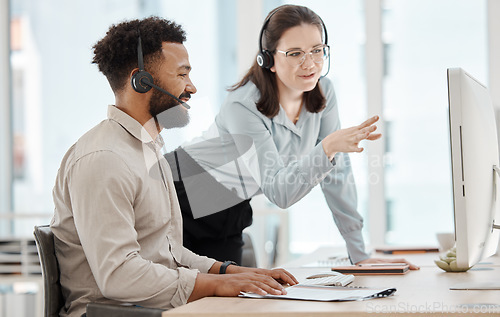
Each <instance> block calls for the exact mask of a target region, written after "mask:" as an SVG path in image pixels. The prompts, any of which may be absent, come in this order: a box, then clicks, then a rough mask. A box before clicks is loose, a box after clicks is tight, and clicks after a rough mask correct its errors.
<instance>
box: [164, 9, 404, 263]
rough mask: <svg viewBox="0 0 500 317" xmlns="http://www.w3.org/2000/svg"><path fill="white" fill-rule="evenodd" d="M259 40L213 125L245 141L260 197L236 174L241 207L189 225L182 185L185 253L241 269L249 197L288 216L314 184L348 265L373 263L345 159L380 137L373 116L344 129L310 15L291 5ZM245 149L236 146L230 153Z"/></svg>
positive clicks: (320, 35) (272, 16) (276, 14)
mask: <svg viewBox="0 0 500 317" xmlns="http://www.w3.org/2000/svg"><path fill="white" fill-rule="evenodd" d="M259 41H260V43H259V50H260V51H259V54H258V56H257V59H256V61H255V62H254V64H253V65H252V67H251V68H250V69H249V71H248V72H247V74H246V75H245V76H244V77H243V79H242V80H241V81H240V82H238V83H237V84H236V85H234V86H233V87H232V88H231V89H230V93H229V95H228V97H227V99H226V100H225V102H224V104H223V105H222V107H221V109H220V112H219V114H218V115H217V117H216V119H215V125H216V130H217V132H218V133H219V135H232V136H246V137H249V139H250V140H251V143H252V145H253V149H254V154H253V155H247V158H246V159H245V160H243V161H245V162H246V163H245V164H244V165H246V166H244V167H246V168H248V170H249V173H250V174H251V176H252V177H251V178H252V179H253V181H254V182H256V183H257V184H258V190H256V191H252V190H248V189H250V188H252V186H251V184H250V183H251V181H248V177H245V175H243V176H241V175H242V174H241V173H240V176H239V178H240V181H241V184H242V187H243V189H245V187H246V188H247V190H243V191H242V192H243V193H244V194H243V195H242V194H239V196H240V197H241V200H240V201H242V202H241V203H237V204H235V205H234V206H231V207H230V208H227V209H225V210H223V211H222V212H218V213H215V214H212V215H210V216H206V217H201V218H198V219H195V218H197V217H196V215H195V214H196V212H195V211H194V210H190V206H189V205H190V203H189V202H188V199H187V196H186V191H188V190H186V189H185V188H184V186H183V184H182V181H179V182H176V187H177V191H178V195H179V198H180V199H179V200H180V203H181V207H182V209H183V213H184V215H183V219H184V239H185V246H186V247H187V248H190V249H192V251H194V252H196V253H198V254H203V255H207V256H210V257H214V258H216V259H219V260H221V261H224V260H233V261H236V262H237V263H239V262H240V261H241V246H242V244H243V243H242V238H241V237H242V231H243V229H244V228H245V227H246V226H249V225H250V224H251V222H252V210H251V207H250V204H249V199H250V198H251V197H252V196H255V195H256V194H260V193H263V194H264V195H265V196H266V197H267V198H268V199H269V200H270V201H271V202H273V203H274V204H276V205H277V206H279V207H281V208H287V207H289V206H291V205H292V204H294V203H295V202H297V201H298V200H300V199H301V198H302V197H304V196H305V195H306V194H307V193H309V192H310V191H311V189H312V188H313V187H314V186H316V185H318V184H320V185H321V188H322V190H323V193H324V195H325V198H326V200H327V203H328V206H329V208H330V210H331V212H332V213H333V217H334V220H335V222H336V224H337V226H338V228H339V230H340V232H341V234H342V236H343V238H344V239H345V241H346V245H347V250H348V253H349V257H350V259H351V261H352V262H353V263H361V262H370V261H377V260H375V259H369V255H368V254H367V253H366V252H365V247H364V242H363V238H362V234H361V230H362V227H363V219H362V217H361V216H360V214H359V213H358V212H357V210H356V208H357V206H356V204H357V198H356V188H355V185H354V182H353V177H352V171H351V166H350V165H351V164H350V161H349V157H348V155H347V154H346V153H347V152H361V151H363V148H360V147H359V146H358V145H359V142H360V141H362V140H376V139H378V138H380V136H381V135H380V134H377V133H374V131H375V130H376V126H375V125H373V124H374V123H375V122H376V121H377V120H378V117H377V116H375V117H372V118H370V119H368V120H367V121H365V122H364V123H362V124H360V125H359V126H355V127H351V128H347V129H340V121H339V115H338V107H337V101H336V97H335V92H334V89H333V85H332V82H331V81H330V80H329V79H328V78H324V77H322V76H321V74H322V71H323V68H324V67H325V63H326V62H329V54H330V51H329V46H328V44H327V34H326V28H325V26H324V24H323V21H322V20H321V18H320V17H319V16H318V15H317V14H315V13H314V12H313V11H312V10H310V9H308V8H306V7H303V6H296V5H283V6H280V7H278V8H276V9H274V10H273V11H271V12H270V13H269V15H268V17H267V19H266V20H265V22H264V24H263V27H262V30H261V33H260V39H259ZM328 66H329V65H328ZM205 139H208V138H205ZM235 139H237V138H235ZM235 142H236V143H238V142H237V141H235ZM195 147H196V146H195ZM242 147H244V146H240V145H239V144H236V148H238V149H240V148H242ZM200 148H201V147H200ZM184 150H185V151H186V152H187V153H188V154H189V156H190V157H191V158H193V159H194V160H195V161H196V162H198V163H200V165H202V166H204V168H205V169H206V170H208V169H209V168H207V165H209V164H208V163H207V162H208V160H207V159H205V158H204V157H203V151H201V150H200V151H196V150H193V149H190V148H189V146H187V147H184ZM244 151H246V149H244V150H242V152H244ZM171 162H172V160H171ZM177 163H178V160H177ZM174 165H175V163H174ZM240 165H241V164H240ZM240 165H236V168H237V169H238V170H239V169H240V168H243V167H242V166H240ZM211 174H212V175H214V173H211ZM215 174H216V173H215ZM214 177H215V178H216V179H220V178H219V177H217V176H214ZM181 178H182V177H181ZM234 184H238V181H234V182H233V185H232V186H233V188H232V190H233V191H234V192H237V190H235V188H238V187H239V186H237V185H234ZM245 185H246V186H245ZM226 187H227V188H228V189H229V188H231V186H226ZM188 194H189V193H188ZM212 196H218V195H212ZM207 199H215V198H207ZM191 205H192V204H191ZM304 212H307V210H304ZM313 230H314V228H311V233H313ZM398 261H401V259H400V260H398Z"/></svg>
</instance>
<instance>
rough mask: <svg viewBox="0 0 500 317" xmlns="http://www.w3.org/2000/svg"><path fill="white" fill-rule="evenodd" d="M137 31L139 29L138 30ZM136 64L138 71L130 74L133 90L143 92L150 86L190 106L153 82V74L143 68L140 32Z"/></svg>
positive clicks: (188, 107)
mask: <svg viewBox="0 0 500 317" xmlns="http://www.w3.org/2000/svg"><path fill="white" fill-rule="evenodd" d="M138 33H139V31H138ZM137 64H138V67H139V71H138V72H137V73H135V74H134V75H132V79H131V81H130V83H131V84H132V88H134V90H135V91H137V92H139V93H141V94H143V93H146V92H148V91H150V90H151V88H154V89H156V90H158V91H160V92H162V93H164V94H167V95H169V96H170V97H172V98H174V99H175V100H176V101H177V102H179V103H180V104H181V105H183V106H184V107H185V108H187V109H190V108H191V107H190V106H189V105H188V104H187V103H185V102H184V101H182V100H180V99H179V98H178V97H176V96H174V95H172V94H171V93H169V92H168V91H166V90H165V89H163V88H161V87H159V86H157V85H155V84H154V80H153V76H151V74H150V73H148V72H147V71H145V70H144V56H143V54H142V41H141V34H140V33H139V38H138V40H137Z"/></svg>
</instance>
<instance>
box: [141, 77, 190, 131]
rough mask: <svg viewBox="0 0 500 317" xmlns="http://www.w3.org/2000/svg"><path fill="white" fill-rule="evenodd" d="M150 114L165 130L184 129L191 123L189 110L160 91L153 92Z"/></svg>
mask: <svg viewBox="0 0 500 317" xmlns="http://www.w3.org/2000/svg"><path fill="white" fill-rule="evenodd" d="M158 85H161V83H158ZM161 86H163V85H161ZM161 86H160V87H161ZM180 97H182V95H181V96H180ZM149 113H150V114H151V116H152V117H153V118H156V120H157V121H158V124H159V125H160V126H161V127H162V128H165V129H173V128H182V127H184V126H186V125H187V124H188V123H189V113H188V111H187V109H186V108H184V107H183V106H182V105H181V104H179V102H178V101H177V100H175V99H174V98H172V97H170V96H169V95H166V94H164V93H162V92H160V91H158V90H154V91H153V96H151V100H150V101H149Z"/></svg>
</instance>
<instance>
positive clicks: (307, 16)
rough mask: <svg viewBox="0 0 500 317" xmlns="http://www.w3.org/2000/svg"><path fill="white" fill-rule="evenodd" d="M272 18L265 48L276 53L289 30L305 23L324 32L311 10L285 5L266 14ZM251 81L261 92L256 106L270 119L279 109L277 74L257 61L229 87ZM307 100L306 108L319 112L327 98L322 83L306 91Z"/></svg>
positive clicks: (317, 17) (264, 42)
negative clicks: (241, 77) (240, 78)
mask: <svg viewBox="0 0 500 317" xmlns="http://www.w3.org/2000/svg"><path fill="white" fill-rule="evenodd" d="M269 17H271V19H270V20H269V22H268V24H267V27H266V29H265V30H264V33H263V35H262V39H259V40H262V42H263V43H262V47H263V49H267V50H268V51H269V52H271V53H272V54H273V55H274V54H275V53H276V46H277V45H278V41H279V40H280V38H281V36H282V35H283V33H284V32H285V31H287V30H288V29H290V28H292V27H295V26H298V25H301V24H303V23H305V24H312V25H315V26H317V27H318V29H319V30H320V32H323V23H322V22H321V19H320V17H319V16H318V15H317V14H316V13H314V12H313V11H312V10H311V9H309V8H307V7H303V6H296V5H283V6H280V7H277V8H276V9H274V10H273V11H271V12H270V13H269V14H268V15H267V18H266V20H267V19H269ZM249 81H252V82H253V83H254V84H255V86H257V88H258V89H259V91H260V99H259V101H258V102H257V109H258V110H259V111H260V112H261V113H262V114H263V115H265V116H267V117H268V118H273V117H274V116H276V115H277V114H278V112H279V97H278V85H277V82H276V74H275V73H274V72H272V71H271V70H269V69H265V68H262V67H260V66H259V65H258V64H257V61H255V62H254V63H253V65H252V67H250V69H249V71H248V72H247V73H246V75H245V76H243V79H242V80H241V81H240V82H238V83H237V84H235V85H234V86H232V87H230V88H229V90H230V91H234V90H236V89H238V88H240V87H242V86H244V85H246V84H247V83H248V82H249ZM304 103H305V107H306V109H307V111H309V112H313V113H314V112H319V111H321V110H323V109H324V107H325V103H326V99H325V96H324V95H323V93H322V91H321V87H320V86H319V83H318V84H316V87H314V89H313V90H311V91H306V92H304Z"/></svg>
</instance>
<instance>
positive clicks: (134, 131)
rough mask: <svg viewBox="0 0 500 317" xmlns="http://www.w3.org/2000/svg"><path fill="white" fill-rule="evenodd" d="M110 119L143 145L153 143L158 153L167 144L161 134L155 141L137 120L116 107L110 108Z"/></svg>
mask: <svg viewBox="0 0 500 317" xmlns="http://www.w3.org/2000/svg"><path fill="white" fill-rule="evenodd" d="M108 118H109V119H110V120H113V121H116V122H117V123H118V124H119V125H121V126H122V127H123V128H124V129H125V130H127V131H128V132H129V133H130V134H131V135H133V136H134V137H135V138H136V139H138V140H139V141H141V142H142V143H146V144H149V143H151V145H153V146H154V148H155V149H156V150H157V151H159V150H160V149H161V148H162V147H163V145H164V144H165V142H164V141H163V138H162V136H161V135H160V134H158V135H157V136H156V139H154V140H153V138H152V137H151V135H150V134H149V133H148V131H147V130H146V129H145V128H144V126H142V125H141V124H140V123H139V122H138V121H137V120H135V119H134V118H132V117H131V116H129V115H128V114H126V113H125V112H123V111H121V110H120V109H118V108H117V107H116V106H113V105H110V106H108ZM152 120H153V119H151V120H150V121H149V122H148V123H146V124H150V123H151V124H153V121H152Z"/></svg>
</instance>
